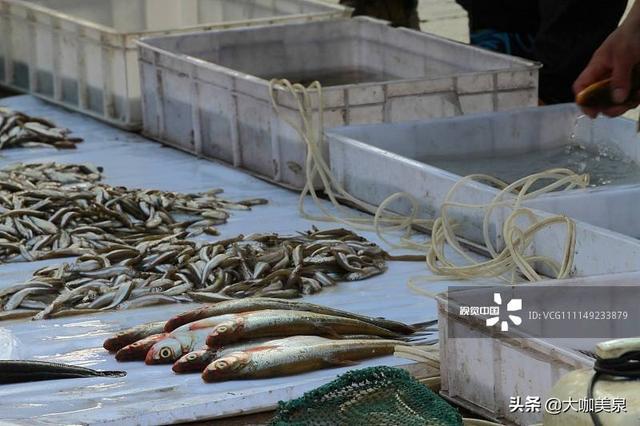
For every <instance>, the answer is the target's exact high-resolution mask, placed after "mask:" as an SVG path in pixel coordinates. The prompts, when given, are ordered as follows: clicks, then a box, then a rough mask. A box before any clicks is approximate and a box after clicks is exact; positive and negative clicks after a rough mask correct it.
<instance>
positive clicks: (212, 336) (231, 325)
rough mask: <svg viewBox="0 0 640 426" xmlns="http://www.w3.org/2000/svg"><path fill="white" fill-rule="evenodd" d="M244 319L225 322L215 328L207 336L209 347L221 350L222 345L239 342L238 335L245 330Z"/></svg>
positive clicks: (239, 318) (238, 318)
mask: <svg viewBox="0 0 640 426" xmlns="http://www.w3.org/2000/svg"><path fill="white" fill-rule="evenodd" d="M244 324H245V321H244V318H242V317H237V318H234V319H232V320H230V321H224V322H221V323H220V324H218V325H216V326H215V327H213V330H211V332H210V333H209V336H207V346H209V347H210V348H219V347H221V346H222V345H224V344H226V343H229V342H234V341H236V340H238V334H239V333H240V332H241V331H242V329H243V328H244Z"/></svg>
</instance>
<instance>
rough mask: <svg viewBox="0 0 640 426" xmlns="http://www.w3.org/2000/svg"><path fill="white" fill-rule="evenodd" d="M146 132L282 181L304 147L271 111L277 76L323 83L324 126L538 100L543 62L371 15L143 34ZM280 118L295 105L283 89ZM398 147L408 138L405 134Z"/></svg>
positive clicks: (298, 170) (300, 162)
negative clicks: (175, 33)
mask: <svg viewBox="0 0 640 426" xmlns="http://www.w3.org/2000/svg"><path fill="white" fill-rule="evenodd" d="M139 45H140V60H141V66H140V69H141V72H142V84H143V100H144V103H145V108H144V134H145V135H146V136H149V137H152V138H154V139H158V140H160V141H163V142H165V143H167V144H169V145H172V146H174V147H178V148H180V149H183V150H185V151H188V152H191V153H195V154H197V155H203V156H206V157H210V158H216V159H220V160H223V161H225V162H227V163H231V164H233V165H234V166H236V167H241V168H244V169H246V170H249V171H251V172H253V173H255V174H257V175H260V176H262V177H265V178H267V179H270V180H272V181H275V182H277V183H279V184H282V185H285V186H293V187H297V188H300V187H302V186H303V185H304V169H303V167H304V158H305V154H306V147H305V146H304V144H303V143H302V141H301V140H300V137H299V136H298V135H297V134H296V133H295V131H294V130H293V129H292V128H291V127H290V126H289V125H288V124H287V123H285V122H284V121H283V120H282V119H281V117H279V116H277V114H276V112H275V111H274V109H273V107H272V104H271V98H270V93H269V80H270V79H272V78H288V79H290V80H294V81H298V82H310V81H313V80H315V79H317V80H319V81H320V82H321V83H323V85H324V86H326V87H325V91H324V94H325V99H324V104H325V105H324V107H325V117H324V119H325V122H324V123H325V127H335V126H341V125H350V124H360V123H381V122H392V123H393V122H399V121H407V120H415V119H421V118H429V117H447V116H454V115H461V114H464V113H473V112H482V111H485V112H488V111H500V110H505V109H510V108H513V107H518V106H530V105H535V104H536V103H537V88H538V71H537V70H538V65H537V64H536V63H533V62H529V61H525V60H522V59H518V58H514V57H510V56H505V55H500V54H496V53H493V52H489V51H486V50H482V49H478V48H475V47H471V46H468V45H465V44H461V43H457V42H453V41H450V40H446V39H443V38H440V37H436V36H433V35H430V34H425V33H420V32H417V31H412V30H407V29H399V28H392V27H390V26H388V25H387V24H386V23H384V22H382V21H377V20H374V19H370V18H361V17H360V18H357V19H353V20H333V21H321V22H314V23H307V24H287V25H273V26H268V27H267V26H265V27H259V28H256V27H254V28H242V29H231V30H224V31H214V32H205V33H199V34H187V35H179V36H170V37H158V38H145V39H143V40H142V41H141V42H140V43H139ZM276 98H277V103H278V105H279V106H280V110H281V112H282V114H284V115H285V116H287V117H288V118H289V119H291V120H294V121H296V122H299V117H298V113H297V110H296V109H295V107H296V103H295V100H294V99H293V97H292V96H290V95H289V94H288V93H287V92H285V91H284V89H281V90H278V91H277V93H276ZM398 142H401V141H398Z"/></svg>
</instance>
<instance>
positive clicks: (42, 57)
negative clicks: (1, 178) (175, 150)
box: [0, 0, 349, 130]
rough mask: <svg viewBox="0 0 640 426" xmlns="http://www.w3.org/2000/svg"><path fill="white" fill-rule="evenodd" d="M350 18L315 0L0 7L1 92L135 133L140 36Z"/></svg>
mask: <svg viewBox="0 0 640 426" xmlns="http://www.w3.org/2000/svg"><path fill="white" fill-rule="evenodd" d="M348 11H349V9H346V8H343V7H340V6H337V5H330V4H326V3H322V2H320V1H316V0H32V1H22V0H0V34H1V37H0V84H2V85H5V86H8V87H11V88H14V89H18V90H21V91H26V92H29V93H32V94H34V95H37V96H40V97H42V98H44V99H47V100H50V101H53V102H56V103H58V104H61V105H64V106H65V107H69V108H72V109H75V110H78V111H80V112H83V113H85V114H89V115H91V116H94V117H97V118H99V119H102V120H105V121H107V122H109V123H112V124H115V125H117V126H119V127H122V128H126V129H132V130H134V129H139V128H140V127H141V125H142V116H141V106H140V80H139V78H140V77H139V71H138V57H137V55H138V52H137V48H136V45H135V41H136V40H137V39H138V38H140V37H141V36H145V35H158V34H171V33H179V32H185V31H195V30H207V29H212V28H228V27H237V26H246V25H258V24H259V25H264V24H270V23H274V22H308V21H311V20H317V19H330V18H337V17H342V16H346V15H347V14H348Z"/></svg>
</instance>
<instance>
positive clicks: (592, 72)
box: [573, 16, 640, 118]
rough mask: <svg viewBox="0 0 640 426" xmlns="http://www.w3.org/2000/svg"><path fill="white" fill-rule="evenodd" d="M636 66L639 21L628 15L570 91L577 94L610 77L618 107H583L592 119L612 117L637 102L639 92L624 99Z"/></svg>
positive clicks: (639, 46)
mask: <svg viewBox="0 0 640 426" xmlns="http://www.w3.org/2000/svg"><path fill="white" fill-rule="evenodd" d="M639 63H640V22H639V21H638V20H637V19H633V17H632V16H629V18H628V19H626V20H625V22H624V23H623V24H622V25H621V26H619V27H618V28H617V29H616V30H615V31H614V32H612V33H611V35H609V37H608V38H607V39H606V40H605V41H604V43H602V46H600V47H599V48H598V50H596V51H595V53H594V54H593V57H592V58H591V61H590V62H589V64H588V65H587V67H586V68H585V69H584V71H582V73H581V74H580V76H579V77H578V79H577V80H576V81H575V83H574V84H573V91H574V93H576V94H578V93H580V91H582V90H583V89H585V88H586V87H588V86H590V85H591V84H593V83H595V82H597V81H600V80H604V79H606V78H611V90H612V92H611V96H612V99H613V101H614V102H615V103H617V104H619V105H616V106H610V107H602V108H586V107H583V108H582V110H583V111H584V113H585V114H587V115H588V116H589V117H591V118H595V117H596V116H597V115H598V113H603V114H605V115H608V116H610V117H615V116H618V115H621V114H624V113H625V112H626V111H628V110H629V109H631V108H635V107H636V106H638V102H637V101H635V99H640V93H639V94H635V93H634V94H633V96H632V99H634V100H633V101H627V99H628V98H629V95H630V91H631V73H632V70H633V67H634V66H635V65H636V64H639ZM625 101H627V102H625Z"/></svg>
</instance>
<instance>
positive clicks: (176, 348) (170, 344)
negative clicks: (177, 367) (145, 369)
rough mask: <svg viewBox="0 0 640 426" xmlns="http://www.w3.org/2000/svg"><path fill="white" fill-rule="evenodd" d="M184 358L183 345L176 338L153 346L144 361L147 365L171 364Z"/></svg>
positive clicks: (167, 339)
mask: <svg viewBox="0 0 640 426" xmlns="http://www.w3.org/2000/svg"><path fill="white" fill-rule="evenodd" d="M181 356H182V344H181V343H180V342H179V341H178V340H177V339H176V338H174V337H167V338H166V339H163V340H161V341H159V342H158V343H156V344H155V345H153V346H152V347H151V349H149V351H148V352H147V357H146V358H145V359H144V362H145V364H148V365H153V364H170V363H172V362H174V361H175V360H177V359H178V358H180V357H181Z"/></svg>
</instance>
